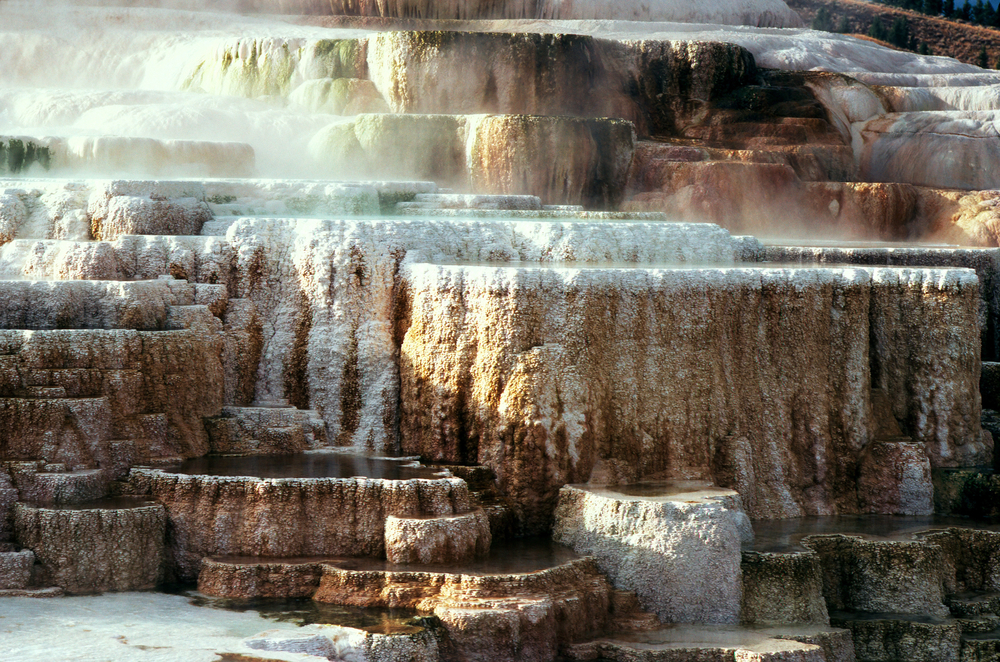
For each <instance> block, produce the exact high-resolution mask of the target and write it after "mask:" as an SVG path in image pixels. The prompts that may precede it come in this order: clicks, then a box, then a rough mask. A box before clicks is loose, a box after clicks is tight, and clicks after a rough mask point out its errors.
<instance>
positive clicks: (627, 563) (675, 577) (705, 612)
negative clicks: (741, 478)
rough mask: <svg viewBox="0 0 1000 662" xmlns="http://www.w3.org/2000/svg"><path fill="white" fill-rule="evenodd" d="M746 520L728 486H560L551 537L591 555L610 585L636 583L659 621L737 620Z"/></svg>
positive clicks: (634, 587) (627, 586)
mask: <svg viewBox="0 0 1000 662" xmlns="http://www.w3.org/2000/svg"><path fill="white" fill-rule="evenodd" d="M638 487H639V488H640V489H641V487H642V486H641V485H640V486H638ZM748 528H749V521H748V520H747V519H746V515H745V514H744V513H743V509H742V504H740V502H739V496H738V495H737V494H736V493H735V492H732V491H731V490H717V489H712V487H711V486H709V487H706V488H702V489H700V490H699V489H698V488H697V487H690V488H687V489H685V488H677V489H671V488H670V487H669V486H665V487H664V488H663V489H662V493H659V494H658V493H657V492H656V491H655V489H651V490H649V493H648V494H645V493H643V492H641V491H636V492H634V493H630V489H629V487H622V488H615V487H607V488H603V489H601V488H589V489H588V488H581V487H579V486H566V487H564V488H562V490H561V491H560V493H559V505H558V506H557V508H556V512H555V529H554V532H553V537H554V539H555V540H556V541H557V542H561V543H563V544H565V545H568V546H570V547H572V548H573V549H575V550H576V551H577V552H579V553H581V554H587V555H590V556H594V557H595V558H596V559H597V562H598V564H599V565H600V566H601V568H602V569H603V570H604V571H605V572H607V573H608V576H609V577H610V578H611V581H612V582H614V584H615V586H616V587H617V588H622V589H627V590H630V591H635V593H636V594H637V595H638V596H639V601H640V602H641V603H642V606H643V607H644V608H646V609H648V610H650V611H653V612H655V613H656V614H657V615H658V616H659V618H660V620H661V621H663V622H668V623H738V622H739V619H740V596H741V594H742V585H741V576H740V541H741V538H742V536H741V529H748ZM750 535H751V536H752V533H751V534H750ZM708 541H711V544H706V543H707V542H708ZM664 586H670V591H669V592H667V591H663V590H662V587H664Z"/></svg>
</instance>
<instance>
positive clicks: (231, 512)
mask: <svg viewBox="0 0 1000 662" xmlns="http://www.w3.org/2000/svg"><path fill="white" fill-rule="evenodd" d="M131 481H132V484H133V487H134V489H135V490H136V491H137V492H138V493H141V494H145V495H149V496H150V497H153V498H155V499H156V500H157V501H158V502H159V503H162V504H163V505H164V506H166V508H167V513H168V514H169V516H170V521H171V524H172V526H173V535H172V545H171V550H170V551H171V553H172V554H173V562H174V564H175V565H176V571H177V573H178V576H179V577H180V578H183V579H192V578H194V577H195V576H196V575H197V572H198V568H199V564H200V561H201V559H202V557H205V556H216V555H237V556H271V557H295V556H374V557H380V556H382V555H383V554H384V553H385V540H384V531H385V518H386V516H387V515H410V516H416V515H450V514H452V513H462V512H468V511H469V510H470V507H471V505H470V502H469V491H468V486H467V485H466V484H465V482H464V481H462V480H459V479H457V478H442V479H437V480H424V479H414V480H406V481H390V480H377V479H369V478H350V479H343V478H339V479H338V478H301V479H298V478H284V479H270V480H263V479H258V478H249V477H226V476H186V475H180V474H167V473H162V472H159V471H149V470H133V472H132V478H131Z"/></svg>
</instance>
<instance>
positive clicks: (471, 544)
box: [385, 508, 493, 566]
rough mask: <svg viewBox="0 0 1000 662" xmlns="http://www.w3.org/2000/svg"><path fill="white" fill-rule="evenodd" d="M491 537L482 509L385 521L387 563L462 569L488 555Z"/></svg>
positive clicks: (394, 516) (394, 517) (391, 518)
mask: <svg viewBox="0 0 1000 662" xmlns="http://www.w3.org/2000/svg"><path fill="white" fill-rule="evenodd" d="M492 539H493V536H492V534H491V532H490V521H489V518H488V517H487V516H486V513H485V512H484V511H483V509H482V508H477V509H475V510H473V511H472V512H469V513H459V514H456V515H451V516H446V517H398V516H396V515H390V516H389V517H387V518H386V521H385V554H386V558H387V559H388V560H389V562H390V563H396V564H407V563H415V564H421V565H428V564H440V565H452V566H455V565H461V564H462V563H464V562H468V561H471V560H473V559H475V558H476V557H482V556H485V555H486V554H487V553H489V551H490V543H491V542H492Z"/></svg>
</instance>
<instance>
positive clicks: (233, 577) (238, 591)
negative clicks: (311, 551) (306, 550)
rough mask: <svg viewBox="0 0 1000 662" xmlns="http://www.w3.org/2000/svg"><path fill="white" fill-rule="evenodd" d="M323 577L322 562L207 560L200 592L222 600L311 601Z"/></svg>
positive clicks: (204, 563) (200, 580) (203, 567)
mask: <svg viewBox="0 0 1000 662" xmlns="http://www.w3.org/2000/svg"><path fill="white" fill-rule="evenodd" d="M322 574H323V564H322V562H321V561H308V560H302V561H298V562H297V561H296V560H295V559H268V558H254V559H226V558H217V559H213V558H206V559H204V560H202V562H201V570H200V571H199V572H198V591H199V592H200V593H204V594H205V595H212V596H215V597H219V598H247V599H253V598H311V597H312V596H313V594H314V593H315V592H316V589H317V588H319V579H320V577H321V576H322Z"/></svg>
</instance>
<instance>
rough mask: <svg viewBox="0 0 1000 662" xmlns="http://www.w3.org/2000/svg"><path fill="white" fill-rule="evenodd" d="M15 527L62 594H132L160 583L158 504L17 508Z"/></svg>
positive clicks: (161, 516)
mask: <svg viewBox="0 0 1000 662" xmlns="http://www.w3.org/2000/svg"><path fill="white" fill-rule="evenodd" d="M14 526H15V529H16V532H17V538H18V540H20V541H21V544H22V545H24V546H25V547H27V548H28V549H30V550H32V551H33V552H34V554H35V558H37V559H38V563H39V564H41V570H42V572H43V573H44V576H43V584H46V585H48V584H55V585H57V586H60V587H62V588H63V590H65V591H66V592H67V593H100V592H102V591H137V590H144V589H151V588H154V587H155V586H156V585H157V584H158V583H159V582H160V580H161V579H163V571H164V560H165V554H164V552H165V539H166V526H167V517H166V512H165V511H164V509H163V506H160V505H157V504H145V505H137V504H132V505H129V506H127V507H120V506H119V507H117V508H101V507H94V508H89V509H60V510H54V509H48V508H35V507H32V506H28V505H25V504H18V506H17V509H16V510H15V524H14Z"/></svg>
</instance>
